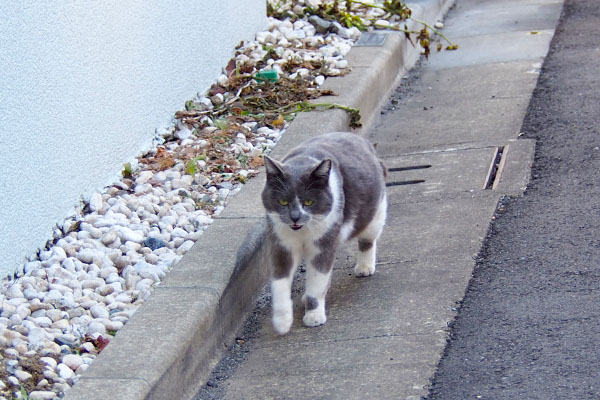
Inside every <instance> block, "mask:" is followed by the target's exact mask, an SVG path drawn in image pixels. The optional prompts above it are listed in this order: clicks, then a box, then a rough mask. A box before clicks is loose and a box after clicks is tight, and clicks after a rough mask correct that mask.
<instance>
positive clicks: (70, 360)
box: [62, 354, 83, 371]
mask: <svg viewBox="0 0 600 400" xmlns="http://www.w3.org/2000/svg"><path fill="white" fill-rule="evenodd" d="M62 363H63V364H64V365H66V366H67V367H69V368H71V369H72V370H73V371H75V370H76V369H77V368H79V367H80V366H81V365H82V364H83V358H81V356H78V355H77V354H66V355H65V356H64V357H63V358H62Z"/></svg>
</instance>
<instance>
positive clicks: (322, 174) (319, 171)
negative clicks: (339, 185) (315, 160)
mask: <svg viewBox="0 0 600 400" xmlns="http://www.w3.org/2000/svg"><path fill="white" fill-rule="evenodd" d="M330 172H331V160H330V159H328V158H326V159H325V160H323V161H321V163H320V164H319V165H317V166H316V168H315V169H313V171H312V172H311V176H314V177H315V178H318V179H324V180H328V179H329V173H330Z"/></svg>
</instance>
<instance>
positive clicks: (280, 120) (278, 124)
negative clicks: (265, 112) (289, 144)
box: [273, 114, 285, 126]
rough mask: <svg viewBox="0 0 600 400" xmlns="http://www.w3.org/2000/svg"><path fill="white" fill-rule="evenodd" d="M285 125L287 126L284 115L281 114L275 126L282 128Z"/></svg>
mask: <svg viewBox="0 0 600 400" xmlns="http://www.w3.org/2000/svg"><path fill="white" fill-rule="evenodd" d="M283 124H285V119H284V117H283V114H279V118H277V119H276V120H275V121H273V125H275V126H282V125H283Z"/></svg>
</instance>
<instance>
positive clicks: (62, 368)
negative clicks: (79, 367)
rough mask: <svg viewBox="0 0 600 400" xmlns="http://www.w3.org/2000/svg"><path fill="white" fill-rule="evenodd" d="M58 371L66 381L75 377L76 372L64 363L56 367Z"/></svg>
mask: <svg viewBox="0 0 600 400" xmlns="http://www.w3.org/2000/svg"><path fill="white" fill-rule="evenodd" d="M56 371H57V372H58V376H60V377H61V378H63V379H65V380H66V379H69V378H72V377H73V376H75V372H73V370H72V369H71V368H69V367H68V366H67V365H66V364H64V363H60V364H58V365H57V366H56Z"/></svg>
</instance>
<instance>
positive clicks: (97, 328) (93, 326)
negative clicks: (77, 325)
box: [87, 320, 106, 335]
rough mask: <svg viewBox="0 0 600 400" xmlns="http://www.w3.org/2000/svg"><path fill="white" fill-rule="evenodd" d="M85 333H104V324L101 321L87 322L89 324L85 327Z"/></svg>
mask: <svg viewBox="0 0 600 400" xmlns="http://www.w3.org/2000/svg"><path fill="white" fill-rule="evenodd" d="M87 333H88V334H89V335H92V334H94V333H99V334H100V335H105V334H106V327H105V326H104V324H103V323H102V322H100V321H97V320H94V321H92V322H90V323H89V325H88V327H87Z"/></svg>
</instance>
